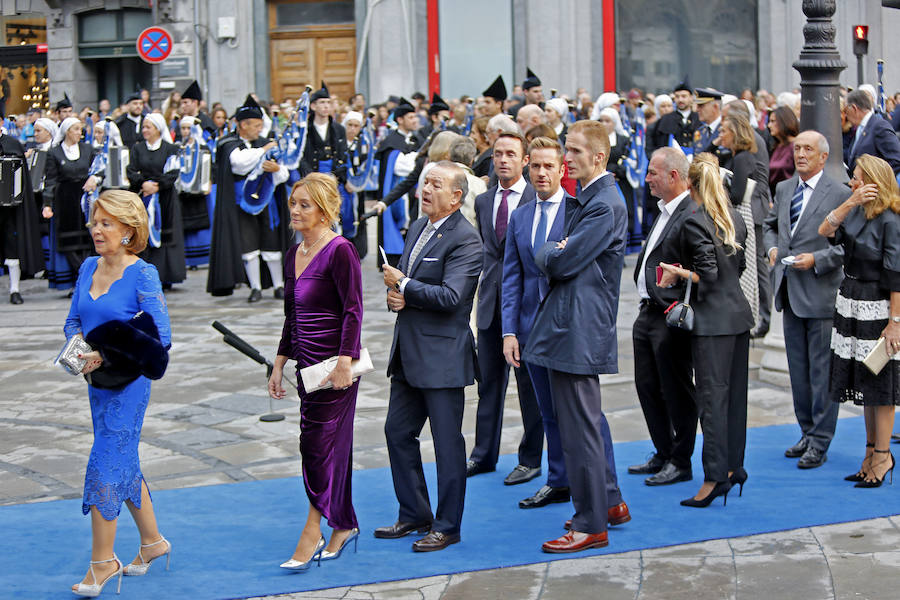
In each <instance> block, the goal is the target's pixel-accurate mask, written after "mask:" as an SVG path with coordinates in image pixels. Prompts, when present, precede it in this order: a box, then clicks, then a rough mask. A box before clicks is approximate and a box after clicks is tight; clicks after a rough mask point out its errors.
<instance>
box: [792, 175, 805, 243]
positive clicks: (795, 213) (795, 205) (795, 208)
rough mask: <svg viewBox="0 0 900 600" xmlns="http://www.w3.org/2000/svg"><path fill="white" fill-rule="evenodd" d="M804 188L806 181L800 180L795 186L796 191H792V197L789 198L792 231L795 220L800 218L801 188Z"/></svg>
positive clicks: (801, 205)
mask: <svg viewBox="0 0 900 600" xmlns="http://www.w3.org/2000/svg"><path fill="white" fill-rule="evenodd" d="M804 189H806V183H805V182H803V181H801V182H800V184H799V185H798V186H797V191H795V192H794V197H793V198H791V231H792V232H793V231H794V228H795V227H796V226H797V221H799V220H800V213H801V211H802V210H803V190H804Z"/></svg>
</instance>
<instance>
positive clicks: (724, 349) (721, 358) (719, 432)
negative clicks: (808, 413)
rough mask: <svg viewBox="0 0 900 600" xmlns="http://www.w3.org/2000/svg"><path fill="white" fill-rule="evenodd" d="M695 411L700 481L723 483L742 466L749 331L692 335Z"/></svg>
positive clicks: (745, 430) (745, 419) (745, 438)
mask: <svg viewBox="0 0 900 600" xmlns="http://www.w3.org/2000/svg"><path fill="white" fill-rule="evenodd" d="M691 354H692V355H693V357H694V364H695V365H697V371H696V372H695V375H694V377H695V379H696V382H697V394H696V398H697V411H698V412H699V415H700V426H701V427H702V428H703V479H704V480H706V481H715V482H719V481H725V480H727V479H728V472H729V471H735V470H737V469H738V468H740V467H742V466H744V449H745V447H746V445H747V365H748V361H749V359H750V332H746V333H742V334H740V335H716V336H694V337H693V338H691Z"/></svg>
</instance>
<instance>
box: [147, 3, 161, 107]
mask: <svg viewBox="0 0 900 600" xmlns="http://www.w3.org/2000/svg"><path fill="white" fill-rule="evenodd" d="M158 5H159V2H158V1H152V2H150V18H151V20H152V21H153V26H154V27H159V8H158ZM150 73H151V75H150V80H151V84H150V85H151V88H150V104H151V105H152V106H154V107H159V108H160V109H162V99H161V98H160V90H159V63H152V64H151V65H150Z"/></svg>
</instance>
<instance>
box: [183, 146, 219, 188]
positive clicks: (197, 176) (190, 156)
mask: <svg viewBox="0 0 900 600" xmlns="http://www.w3.org/2000/svg"><path fill="white" fill-rule="evenodd" d="M181 160H182V166H181V173H179V175H178V191H179V192H182V193H185V194H201V195H204V196H205V195H206V194H208V193H209V192H210V190H211V183H212V181H211V174H212V154H210V153H209V151H208V150H206V149H205V148H204V149H201V150H200V152H197V153H194V152H184V153H183V154H182V155H181ZM194 160H196V162H197V164H194Z"/></svg>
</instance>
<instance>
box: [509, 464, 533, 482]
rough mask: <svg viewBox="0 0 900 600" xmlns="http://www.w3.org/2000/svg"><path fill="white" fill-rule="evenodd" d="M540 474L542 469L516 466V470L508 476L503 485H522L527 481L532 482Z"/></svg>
mask: <svg viewBox="0 0 900 600" xmlns="http://www.w3.org/2000/svg"><path fill="white" fill-rule="evenodd" d="M540 474H541V468H540V467H526V466H525V465H516V468H515V469H513V470H512V471H510V472H509V475H507V476H506V479H504V480H503V485H518V484H520V483H525V482H526V481H531V480H532V479H534V478H535V477H537V476H538V475H540Z"/></svg>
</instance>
